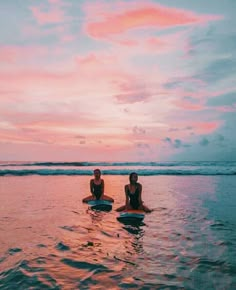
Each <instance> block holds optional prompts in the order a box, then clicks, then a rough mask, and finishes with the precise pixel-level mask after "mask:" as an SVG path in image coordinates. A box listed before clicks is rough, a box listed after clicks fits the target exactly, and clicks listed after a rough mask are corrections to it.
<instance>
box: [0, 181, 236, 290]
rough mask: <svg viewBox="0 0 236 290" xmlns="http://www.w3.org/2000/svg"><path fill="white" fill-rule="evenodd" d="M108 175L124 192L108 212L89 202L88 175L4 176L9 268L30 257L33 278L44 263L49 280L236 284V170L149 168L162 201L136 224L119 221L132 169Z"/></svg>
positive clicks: (146, 192)
mask: <svg viewBox="0 0 236 290" xmlns="http://www.w3.org/2000/svg"><path fill="white" fill-rule="evenodd" d="M104 179H105V187H106V192H107V193H108V194H109V195H111V196H113V197H114V198H115V203H114V204H113V209H112V211H111V212H108V213H107V212H95V211H91V210H89V208H88V205H86V204H83V203H82V202H81V200H82V198H83V197H84V196H85V195H87V194H88V189H89V187H88V185H89V177H88V176H87V177H86V176H72V177H70V176H57V177H53V176H51V177H41V176H27V177H23V178H22V177H5V178H2V179H1V181H2V186H1V187H0V202H1V214H0V231H1V235H0V241H1V245H2V247H1V250H0V267H3V268H6V269H11V270H12V272H11V273H14V271H13V269H16V267H19V264H20V265H22V264H21V263H22V261H23V260H24V261H25V263H26V264H23V266H22V267H23V273H24V275H25V276H24V278H25V279H29V277H30V275H32V274H31V273H32V271H34V275H36V276H37V277H38V278H39V279H41V281H43V282H45V283H46V278H45V277H46V276H45V275H48V277H51V278H48V279H49V280H50V279H51V280H50V281H51V282H50V283H51V285H52V284H53V282H52V280H54V283H56V282H58V283H61V285H67V286H68V287H71V288H75V287H85V285H93V283H104V284H102V285H118V284H119V285H120V287H123V288H125V287H128V286H130V287H131V286H132V287H136V288H138V287H141V286H144V285H145V286H146V287H149V288H151V287H157V286H158V287H162V286H163V285H165V286H166V287H167V286H168V285H169V287H171V286H173V287H179V288H181V287H185V288H186V289H188V288H189V289H191V288H192V289H199V288H198V287H201V289H204V287H205V289H214V288H213V280H214V285H215V284H217V283H218V285H221V286H222V287H223V288H224V287H228V286H229V285H231V284H232V282H233V279H234V278H233V269H234V267H235V264H234V263H235V262H234V261H233V256H235V250H234V248H235V241H236V239H235V228H234V227H233V226H232V224H233V223H232V221H233V217H234V215H233V214H234V213H230V209H231V208H233V203H234V201H235V198H234V196H233V194H234V192H235V181H233V178H230V177H228V179H227V178H226V177H221V176H220V177H211V176H179V177H177V176H149V177H146V176H140V177H139V181H140V182H141V183H142V185H143V200H144V202H145V204H147V205H148V206H149V207H151V208H155V210H154V211H153V212H152V213H151V214H147V215H146V216H145V219H144V222H143V224H142V225H135V226H134V225H124V224H121V223H119V222H118V221H117V220H116V217H117V214H118V213H117V212H116V211H115V210H114V209H115V208H116V207H118V206H119V205H121V204H123V203H124V201H125V195H124V188H123V187H124V184H125V183H127V182H128V177H127V176H105V177H104ZM223 209H225V211H224V210H223ZM224 212H225V214H224ZM229 217H231V218H232V219H231V220H230V219H229ZM3 237H4V238H3ZM232 254H234V255H232ZM17 265H18V266H17ZM17 269H18V268H17ZM20 269H21V268H20ZM226 272H227V273H228V274H227V275H228V277H227V279H226V278H225V277H224V276H225V273H226ZM43 274H44V275H43ZM8 278H9V277H8ZM55 281H56V282H55ZM78 281H80V282H78ZM48 283H49V282H48ZM109 283H110V284H109ZM121 285H122V286H121ZM107 287H108V286H107ZM223 288H222V289H223Z"/></svg>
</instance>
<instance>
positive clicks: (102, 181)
mask: <svg viewBox="0 0 236 290" xmlns="http://www.w3.org/2000/svg"><path fill="white" fill-rule="evenodd" d="M104 190H105V183H104V180H103V179H102V180H101V191H102V194H101V197H102V196H104Z"/></svg>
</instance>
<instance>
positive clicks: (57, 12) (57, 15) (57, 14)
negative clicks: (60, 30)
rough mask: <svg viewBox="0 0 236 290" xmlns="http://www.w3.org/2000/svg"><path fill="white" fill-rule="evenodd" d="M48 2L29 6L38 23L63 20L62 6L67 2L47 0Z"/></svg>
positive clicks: (43, 23)
mask: <svg viewBox="0 0 236 290" xmlns="http://www.w3.org/2000/svg"><path fill="white" fill-rule="evenodd" d="M48 4H49V5H42V4H41V5H40V6H33V7H30V10H31V11H32V13H33V16H34V18H35V19H36V21H37V22H38V23H39V24H40V25H45V24H52V23H60V22H63V21H64V20H65V18H66V16H65V11H64V10H63V6H65V5H68V4H65V3H64V2H63V1H61V0H48Z"/></svg>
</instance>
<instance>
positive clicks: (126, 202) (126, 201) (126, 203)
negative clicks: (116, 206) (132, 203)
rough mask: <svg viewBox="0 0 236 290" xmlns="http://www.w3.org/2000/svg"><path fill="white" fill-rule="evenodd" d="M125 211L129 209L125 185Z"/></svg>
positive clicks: (126, 186)
mask: <svg viewBox="0 0 236 290" xmlns="http://www.w3.org/2000/svg"><path fill="white" fill-rule="evenodd" d="M125 209H129V196H128V185H125Z"/></svg>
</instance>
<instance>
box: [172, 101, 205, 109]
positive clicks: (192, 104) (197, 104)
mask: <svg viewBox="0 0 236 290" xmlns="http://www.w3.org/2000/svg"><path fill="white" fill-rule="evenodd" d="M193 100H194V99H192V98H190V99H186V98H182V99H177V100H174V101H173V104H175V105H176V106H177V107H179V108H181V109H184V110H192V111H200V110H203V109H204V102H203V101H200V100H197V99H195V100H194V101H193Z"/></svg>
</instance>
